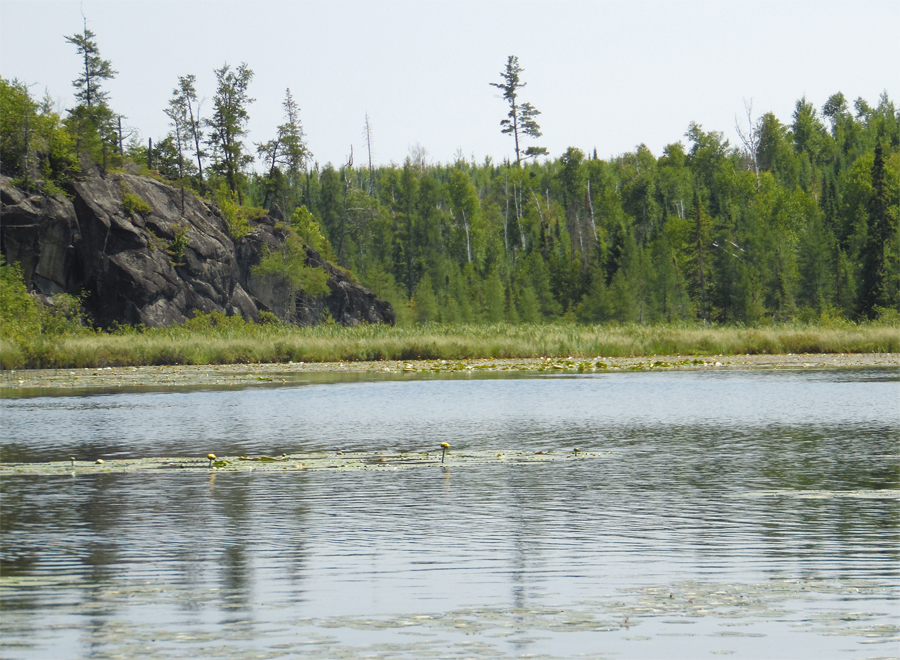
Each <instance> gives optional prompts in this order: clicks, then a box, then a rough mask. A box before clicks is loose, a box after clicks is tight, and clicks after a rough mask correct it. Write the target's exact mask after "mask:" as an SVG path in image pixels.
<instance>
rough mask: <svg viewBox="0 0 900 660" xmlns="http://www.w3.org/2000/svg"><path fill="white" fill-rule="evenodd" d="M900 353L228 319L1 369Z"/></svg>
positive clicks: (109, 337)
mask: <svg viewBox="0 0 900 660" xmlns="http://www.w3.org/2000/svg"><path fill="white" fill-rule="evenodd" d="M189 323H190V322H189ZM897 352H900V328H898V327H897V326H896V325H879V324H860V325H856V324H852V323H844V324H842V325H840V326H837V327H819V326H812V325H799V324H790V325H778V326H769V327H759V328H742V327H703V326H696V325H655V326H642V325H601V326H582V325H576V324H545V325H537V324H521V325H509V324H506V323H499V324H490V325H489V324H476V325H436V324H425V325H420V326H405V327H393V328H392V327H388V326H381V325H359V326H356V327H354V328H344V327H341V326H325V325H320V326H315V327H310V328H298V327H293V326H284V325H268V324H266V325H257V324H252V323H243V322H242V321H240V320H239V319H238V321H237V322H232V321H231V320H230V319H229V320H228V322H227V323H221V324H218V325H210V324H205V325H204V324H193V325H185V326H170V327H167V328H153V329H145V330H142V331H135V330H127V331H125V332H119V333H114V334H104V333H94V332H90V333H84V334H79V335H74V336H63V337H59V338H53V337H52V336H46V335H45V336H40V337H37V338H34V339H32V340H29V341H25V342H22V341H18V342H17V341H11V340H2V341H0V367H2V368H3V369H20V368H68V367H106V366H139V365H167V364H235V363H257V362H288V361H293V362H333V361H334V362H336V361H358V360H411V359H445V360H459V359H468V358H532V357H566V356H572V357H598V356H603V357H628V356H653V355H719V354H722V355H734V354H764V353H770V354H776V353H897Z"/></svg>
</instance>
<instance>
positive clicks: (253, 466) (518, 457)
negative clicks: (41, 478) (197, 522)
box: [0, 449, 615, 477]
mask: <svg viewBox="0 0 900 660" xmlns="http://www.w3.org/2000/svg"><path fill="white" fill-rule="evenodd" d="M441 454H442V452H441V450H440V449H438V450H435V451H430V452H314V453H300V454H284V455H282V456H279V457H273V456H217V457H216V459H215V460H213V461H212V462H211V461H210V459H209V458H207V457H203V458H200V457H156V458H133V459H132V458H126V459H96V460H72V459H69V460H64V461H49V462H45V463H0V477H3V476H13V475H45V476H54V475H63V474H70V475H72V476H79V475H89V474H108V473H128V472H142V473H148V472H149V473H153V472H182V471H193V472H251V471H252V472H289V471H297V470H340V471H361V470H408V469H416V468H428V467H432V468H434V467H442V468H444V469H450V468H451V467H453V466H460V467H465V466H468V465H483V464H485V463H497V462H503V463H513V464H515V463H518V464H529V463H545V462H549V461H584V460H597V459H602V458H605V457H610V456H613V455H615V452H590V451H584V450H582V449H576V450H573V451H538V452H534V451H522V450H515V451H504V452H499V453H498V452H497V451H465V450H452V451H448V452H447V454H446V458H445V459H444V462H443V463H442V462H441Z"/></svg>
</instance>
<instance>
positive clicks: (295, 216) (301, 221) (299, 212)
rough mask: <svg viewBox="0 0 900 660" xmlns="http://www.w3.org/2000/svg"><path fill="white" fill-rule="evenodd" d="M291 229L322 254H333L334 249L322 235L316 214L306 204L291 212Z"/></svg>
mask: <svg viewBox="0 0 900 660" xmlns="http://www.w3.org/2000/svg"><path fill="white" fill-rule="evenodd" d="M291 229H293V230H294V231H295V232H296V233H297V236H298V237H299V238H300V240H301V241H303V242H304V243H305V244H306V245H308V246H310V247H311V248H313V249H314V250H315V251H316V252H318V253H319V254H322V255H326V256H328V255H331V254H332V249H331V244H330V243H329V242H328V239H327V238H325V237H324V236H323V235H322V230H321V228H320V227H319V223H318V222H317V221H316V216H314V215H313V214H312V213H310V212H309V210H308V209H307V208H306V207H305V206H298V207H297V208H296V209H295V210H294V212H293V213H292V214H291Z"/></svg>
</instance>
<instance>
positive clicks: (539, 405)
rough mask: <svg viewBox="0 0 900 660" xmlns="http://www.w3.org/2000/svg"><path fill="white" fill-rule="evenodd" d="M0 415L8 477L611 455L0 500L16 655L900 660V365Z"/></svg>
mask: <svg viewBox="0 0 900 660" xmlns="http://www.w3.org/2000/svg"><path fill="white" fill-rule="evenodd" d="M0 416H2V417H0V420H2V445H0V458H2V460H3V461H5V462H8V461H47V460H64V459H67V458H68V457H69V456H73V455H74V456H77V457H78V458H79V459H80V460H93V459H95V458H98V457H102V458H123V457H150V456H183V455H197V456H202V455H205V454H206V453H207V452H210V451H212V452H215V453H217V454H219V455H233V454H245V453H265V454H280V453H282V452H286V453H294V452H301V451H310V450H322V449H326V450H338V449H339V450H343V451H345V452H351V451H354V450H367V451H368V450H380V449H384V450H398V449H399V450H411V451H422V450H426V449H434V448H436V447H437V446H438V445H439V444H440V443H441V442H444V441H446V442H449V443H450V444H451V445H452V447H453V448H454V449H457V448H458V449H473V450H474V449H477V450H492V451H493V450H496V451H498V452H500V451H504V450H511V449H533V450H535V451H538V450H550V449H555V450H569V451H571V449H572V447H575V446H578V447H579V448H581V449H584V450H589V451H603V452H606V453H607V455H605V456H604V457H602V458H599V459H589V460H566V461H554V462H550V463H538V464H526V465H523V464H504V463H501V462H498V463H497V464H496V465H495V464H478V465H461V464H460V465H456V466H454V465H453V463H452V460H451V462H450V463H449V464H448V466H447V467H445V468H440V467H432V466H429V467H424V468H420V469H412V470H402V471H384V472H381V471H379V472H327V471H318V472H303V471H297V472H291V473H289V474H288V473H285V474H280V473H263V472H256V473H225V472H221V473H218V474H212V473H210V474H207V473H205V472H203V473H198V472H191V473H161V474H147V473H138V474H107V475H95V476H84V475H79V476H76V477H72V476H68V475H67V476H52V477H51V476H41V477H36V476H21V477H7V478H4V479H3V481H2V483H0V492H2V538H0V560H2V569H3V573H2V574H3V578H2V621H0V651H2V657H4V658H82V657H92V658H113V657H122V658H130V657H160V658H169V657H186V658H187V657H209V658H217V657H229V658H235V657H237V658H244V657H246V658H292V657H310V658H357V657H376V658H381V657H384V658H399V657H402V658H426V657H434V658H457V657H459V658H480V657H559V658H569V657H599V658H605V657H610V658H612V657H616V658H623V657H627V658H644V657H646V658H659V657H667V658H682V657H683V658H696V657H706V656H708V655H710V654H719V653H721V654H729V655H733V656H734V657H741V658H760V657H772V658H789V657H790V658H807V657H808V658H848V659H854V660H855V659H859V658H874V657H896V656H898V655H900V628H898V609H900V562H898V560H900V546H898V522H900V510H898V499H897V489H898V481H900V479H898V439H900V377H898V372H897V371H896V370H858V371H815V372H799V371H797V372H790V371H766V372H716V373H708V372H681V373H615V374H600V375H583V376H554V377H537V376H535V377H528V378H489V379H488V378H485V379H480V380H479V379H469V378H464V377H458V378H443V379H439V378H435V379H421V378H419V379H410V378H406V379H402V380H395V381H378V382H335V383H330V384H302V383H300V384H294V385H289V386H282V387H278V388H249V389H245V390H241V391H232V390H224V391H223V390H203V391H200V390H194V391H184V392H166V393H116V394H110V395H94V396H82V397H72V396H67V397H62V396H59V397H42V398H30V399H4V400H0ZM451 458H452V455H451Z"/></svg>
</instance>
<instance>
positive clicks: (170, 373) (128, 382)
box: [0, 353, 900, 397]
mask: <svg viewBox="0 0 900 660" xmlns="http://www.w3.org/2000/svg"><path fill="white" fill-rule="evenodd" d="M866 367H870V368H871V367H900V353H797V354H791V353H788V354H781V355H777V354H775V355H769V354H761V355H712V356H711V355H668V356H665V355H664V356H644V357H602V356H598V357H592V358H575V357H571V358H496V359H494V358H480V359H469V360H383V361H361V362H285V363H264V364H227V365H167V366H150V367H98V368H82V369H12V370H5V371H0V397H4V396H6V397H9V396H13V397H15V396H37V395H41V394H61V393H64V392H73V393H75V392H77V393H82V394H87V393H91V392H92V391H97V392H99V391H115V390H126V391H127V390H132V389H134V390H143V389H154V390H160V389H161V390H165V389H170V388H182V387H203V386H208V387H233V386H242V387H245V386H249V385H269V386H273V385H275V386H277V385H294V384H297V383H298V382H309V381H310V379H315V377H316V375H319V376H320V377H322V376H325V377H327V376H332V378H322V380H323V381H324V380H332V381H334V380H341V379H342V378H341V377H342V376H346V377H348V378H349V379H351V380H365V379H367V377H371V378H373V379H375V378H381V377H394V378H396V377H397V376H401V377H402V376H403V375H413V374H423V375H439V374H448V375H449V374H462V375H466V374H468V375H472V374H485V373H522V374H536V373H602V372H614V371H688V370H690V371H700V370H756V369H845V368H866Z"/></svg>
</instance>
